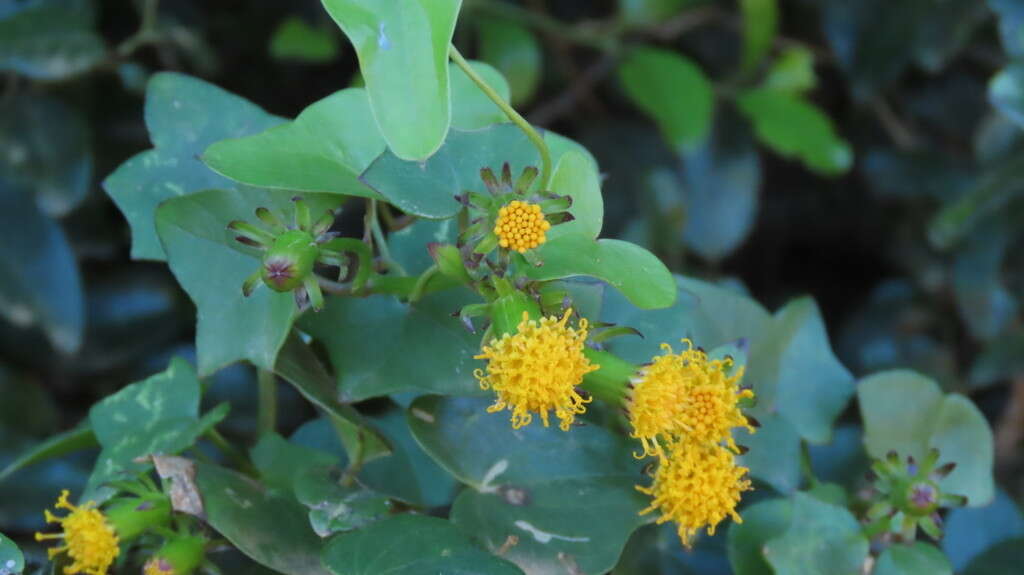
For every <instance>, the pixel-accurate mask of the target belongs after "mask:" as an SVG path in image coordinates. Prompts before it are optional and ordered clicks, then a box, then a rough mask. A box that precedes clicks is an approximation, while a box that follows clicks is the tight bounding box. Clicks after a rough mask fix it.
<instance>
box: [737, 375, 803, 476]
mask: <svg viewBox="0 0 1024 575" xmlns="http://www.w3.org/2000/svg"><path fill="white" fill-rule="evenodd" d="M754 388H755V391H756V388H757V384H756V382H755V384H754ZM749 412H750V413H751V414H752V415H754V417H756V418H757V421H758V422H759V423H760V424H761V428H760V429H758V430H757V433H753V434H749V435H748V434H746V433H742V432H740V433H738V434H737V437H736V439H737V442H738V443H739V444H741V445H744V446H746V447H747V448H749V451H748V452H747V453H745V454H744V455H743V456H742V457H740V458H739V459H740V462H741V463H742V464H743V465H744V466H746V467H748V468H749V469H750V475H751V476H753V477H755V478H757V479H760V480H761V481H764V482H765V483H767V484H768V485H771V486H772V488H773V489H775V490H776V491H778V492H779V493H792V492H793V491H796V489H797V488H798V487H799V486H800V434H799V433H797V431H796V428H795V427H793V424H792V423H790V422H789V421H788V420H786V419H785V418H783V417H782V416H780V415H779V414H777V413H773V412H771V411H769V410H767V409H765V408H761V407H757V408H754V409H751V410H749Z"/></svg>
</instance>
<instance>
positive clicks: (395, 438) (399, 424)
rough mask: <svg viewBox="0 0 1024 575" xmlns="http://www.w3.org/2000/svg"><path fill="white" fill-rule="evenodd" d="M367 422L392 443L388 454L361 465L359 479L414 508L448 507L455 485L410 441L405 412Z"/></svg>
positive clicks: (452, 480)
mask: <svg viewBox="0 0 1024 575" xmlns="http://www.w3.org/2000/svg"><path fill="white" fill-rule="evenodd" d="M369 419H370V421H372V422H373V423H374V424H375V425H376V427H377V428H378V429H380V430H381V431H382V432H383V433H384V435H385V436H386V437H387V438H388V440H389V441H390V442H391V446H392V450H391V455H389V456H387V457H382V458H380V459H376V460H374V461H371V462H369V463H367V464H366V465H364V466H363V468H362V469H361V470H360V471H359V480H360V481H361V482H362V483H363V484H364V485H366V486H367V487H370V488H371V489H373V490H375V491H377V492H379V493H384V494H386V495H390V496H391V497H393V498H395V499H399V500H401V501H404V502H406V503H409V504H411V505H415V506H417V507H425V508H432V507H441V506H444V505H449V504H451V502H452V499H453V498H454V497H455V487H456V485H457V483H456V481H455V479H454V478H452V476H451V475H449V474H448V473H447V472H446V471H445V470H444V469H442V468H441V467H440V466H438V465H437V463H435V462H434V460H433V459H431V458H430V457H429V456H428V455H427V454H426V453H425V452H424V451H423V448H422V447H420V446H419V444H418V443H416V440H415V439H413V436H412V433H411V431H410V429H409V422H408V421H407V419H406V417H405V412H404V411H403V410H400V409H390V410H388V411H387V412H385V413H383V414H381V415H377V416H371V417H370V418H369Z"/></svg>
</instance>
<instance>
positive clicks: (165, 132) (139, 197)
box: [103, 72, 282, 260]
mask: <svg viewBox="0 0 1024 575" xmlns="http://www.w3.org/2000/svg"><path fill="white" fill-rule="evenodd" d="M281 121H282V120H281V119H279V118H276V117H274V116H271V115H269V114H267V113H266V112H264V111H263V110H261V109H260V108H259V107H258V106H256V105H255V104H253V103H251V102H249V101H248V100H245V99H243V98H240V97H238V96H235V95H233V94H230V93H228V92H225V91H224V90H222V89H220V88H218V87H216V86H214V85H212V84H208V83H206V82H203V81H202V80H199V79H196V78H192V77H190V76H185V75H183V74H176V73H172V72H161V73H159V74H155V75H154V76H153V77H152V79H150V81H149V84H148V86H147V89H146V127H147V128H148V129H149V136H150V139H151V140H152V141H153V146H154V148H155V149H153V150H147V151H145V152H142V153H140V154H137V155H135V156H133V157H132V158H131V159H129V160H128V161H126V162H125V163H123V164H121V166H119V167H118V168H117V170H116V171H114V173H112V174H111V175H110V176H108V177H107V179H106V180H104V182H103V189H104V190H106V192H107V194H108V195H110V197H111V199H112V200H114V203H115V204H117V207H118V208H119V209H120V210H121V212H122V213H123V214H124V216H125V218H126V219H127V220H128V224H129V225H130V226H131V228H132V258H134V259H149V260H163V259H165V256H164V250H163V248H162V247H161V246H160V240H159V239H158V238H157V233H156V227H155V225H154V219H155V218H154V215H155V213H156V209H157V206H158V205H159V204H160V203H161V202H163V201H164V200H167V199H170V198H174V197H178V196H184V195H188V194H193V193H196V192H198V191H200V190H207V189H212V188H218V189H233V188H236V187H238V186H236V185H235V184H234V183H232V182H231V181H230V180H228V179H226V178H223V177H221V176H218V175H217V174H216V173H214V172H212V171H210V170H209V169H208V168H207V167H206V166H204V165H203V164H202V162H201V161H200V160H199V155H200V154H202V153H203V150H205V149H206V147H207V146H209V145H210V144H212V143H214V142H217V141H220V140H223V139H226V138H239V137H242V136H246V135H249V134H253V133H257V132H262V131H263V130H266V129H267V128H270V127H271V126H275V125H277V124H279V123H281ZM248 213H251V212H248ZM248 213H247V214H245V215H248ZM237 217H243V215H242V214H239V215H238V216H237Z"/></svg>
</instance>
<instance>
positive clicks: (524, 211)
mask: <svg viewBox="0 0 1024 575" xmlns="http://www.w3.org/2000/svg"><path fill="white" fill-rule="evenodd" d="M550 228H551V223H549V222H548V221H547V220H545V219H544V213H543V212H542V211H541V209H540V205H538V204H531V203H529V202H522V201H519V200H513V201H511V202H509V203H508V205H505V206H502V208H501V209H500V210H498V221H497V222H496V223H495V224H494V233H495V234H496V235H497V236H498V245H500V246H501V247H503V248H506V249H510V250H515V251H517V252H519V253H523V252H525V251H526V250H532V249H533V248H535V247H537V246H539V245H541V244H543V243H544V242H545V241H546V240H547V238H546V236H545V232H547V231H548V229H550Z"/></svg>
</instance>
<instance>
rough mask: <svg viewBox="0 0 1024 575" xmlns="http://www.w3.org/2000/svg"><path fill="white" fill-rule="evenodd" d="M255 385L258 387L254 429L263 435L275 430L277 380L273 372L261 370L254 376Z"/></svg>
mask: <svg viewBox="0 0 1024 575" xmlns="http://www.w3.org/2000/svg"><path fill="white" fill-rule="evenodd" d="M256 383H257V385H258V387H259V397H258V399H259V412H258V413H257V417H256V429H257V430H258V432H259V434H260V435H263V434H264V433H270V432H272V431H274V430H275V429H276V428H277V378H276V377H275V376H274V373H273V372H271V371H267V370H265V369H261V370H259V373H258V374H257V376H256Z"/></svg>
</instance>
